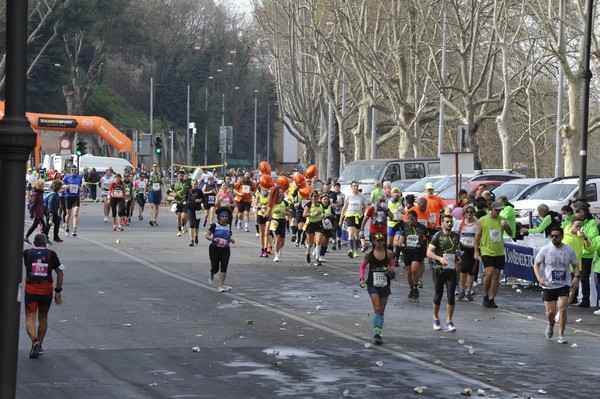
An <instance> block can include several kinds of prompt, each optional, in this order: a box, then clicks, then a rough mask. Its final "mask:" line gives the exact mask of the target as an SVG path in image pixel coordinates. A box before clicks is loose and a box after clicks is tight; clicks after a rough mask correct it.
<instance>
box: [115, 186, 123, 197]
mask: <svg viewBox="0 0 600 399" xmlns="http://www.w3.org/2000/svg"><path fill="white" fill-rule="evenodd" d="M113 193H114V196H115V197H116V198H121V197H123V190H122V189H120V188H115V189H114V191H113Z"/></svg>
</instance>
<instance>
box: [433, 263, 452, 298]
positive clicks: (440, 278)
mask: <svg viewBox="0 0 600 399" xmlns="http://www.w3.org/2000/svg"><path fill="white" fill-rule="evenodd" d="M444 286H446V296H447V297H448V305H454V291H455V290H456V270H454V269H440V268H435V269H433V303H435V304H436V305H439V304H440V303H442V296H443V295H444Z"/></svg>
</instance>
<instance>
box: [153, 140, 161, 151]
mask: <svg viewBox="0 0 600 399" xmlns="http://www.w3.org/2000/svg"><path fill="white" fill-rule="evenodd" d="M154 151H155V152H156V153H157V154H160V153H161V152H162V139H161V138H160V137H156V138H155V139H154Z"/></svg>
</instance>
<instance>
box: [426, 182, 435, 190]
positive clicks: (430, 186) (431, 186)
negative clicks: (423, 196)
mask: <svg viewBox="0 0 600 399" xmlns="http://www.w3.org/2000/svg"><path fill="white" fill-rule="evenodd" d="M431 189H433V190H435V184H433V183H427V184H425V190H431Z"/></svg>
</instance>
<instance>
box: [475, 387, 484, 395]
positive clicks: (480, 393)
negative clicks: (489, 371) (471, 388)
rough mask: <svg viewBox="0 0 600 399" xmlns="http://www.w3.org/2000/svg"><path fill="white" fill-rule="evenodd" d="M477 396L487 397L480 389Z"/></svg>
mask: <svg viewBox="0 0 600 399" xmlns="http://www.w3.org/2000/svg"><path fill="white" fill-rule="evenodd" d="M477 396H485V391H484V390H483V389H481V388H480V389H478V390H477Z"/></svg>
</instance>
